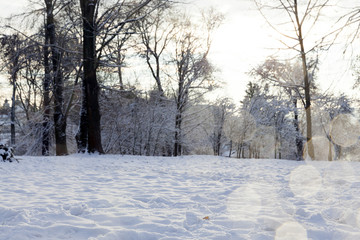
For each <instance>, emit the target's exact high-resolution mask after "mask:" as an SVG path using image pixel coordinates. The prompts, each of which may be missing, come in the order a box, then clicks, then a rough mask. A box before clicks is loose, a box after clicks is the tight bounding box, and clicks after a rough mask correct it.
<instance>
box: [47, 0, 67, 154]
mask: <svg viewBox="0 0 360 240" xmlns="http://www.w3.org/2000/svg"><path fill="white" fill-rule="evenodd" d="M45 3H46V10H47V11H46V29H45V31H46V35H47V36H48V37H49V40H50V46H51V60H52V71H53V79H54V81H53V95H54V124H55V143H56V155H57V156H61V155H67V154H68V150H67V144H66V116H65V115H64V113H63V110H62V107H63V102H64V99H63V92H64V87H63V77H62V74H61V70H60V62H61V54H60V51H59V48H58V47H57V46H56V31H55V21H54V15H53V8H54V6H53V1H52V0H46V1H45Z"/></svg>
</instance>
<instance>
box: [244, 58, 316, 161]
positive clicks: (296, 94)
mask: <svg viewBox="0 0 360 240" xmlns="http://www.w3.org/2000/svg"><path fill="white" fill-rule="evenodd" d="M250 74H251V75H252V76H254V77H255V78H257V79H259V81H260V82H262V83H263V84H266V85H268V86H269V87H273V88H275V91H278V94H279V95H280V96H281V95H282V93H285V95H286V98H287V99H288V101H289V102H291V103H292V105H293V108H292V109H293V111H292V112H293V116H294V120H293V123H294V128H295V130H296V149H297V150H296V152H297V153H296V155H297V156H296V158H297V159H298V160H300V159H302V156H303V137H302V134H301V132H300V127H299V113H298V100H301V102H302V103H303V105H304V108H305V104H306V103H305V101H304V86H303V85H302V84H301V82H302V81H303V79H302V78H303V73H302V67H301V65H300V64H298V62H295V63H291V62H290V61H287V62H285V63H282V62H280V61H279V60H277V59H275V58H269V59H267V60H265V62H264V63H262V64H260V65H259V66H258V67H256V68H254V69H253V70H252V71H251V72H250ZM312 88H314V86H313V85H312Z"/></svg>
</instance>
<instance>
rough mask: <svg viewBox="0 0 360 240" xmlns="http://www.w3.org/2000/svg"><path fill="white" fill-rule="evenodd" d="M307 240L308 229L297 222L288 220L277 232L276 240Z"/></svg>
mask: <svg viewBox="0 0 360 240" xmlns="http://www.w3.org/2000/svg"><path fill="white" fill-rule="evenodd" d="M289 239H291V240H307V239H308V238H307V232H306V229H305V228H304V227H303V226H301V224H299V223H297V222H286V223H284V224H283V225H281V226H280V227H279V228H278V229H277V230H276V234H275V240H289Z"/></svg>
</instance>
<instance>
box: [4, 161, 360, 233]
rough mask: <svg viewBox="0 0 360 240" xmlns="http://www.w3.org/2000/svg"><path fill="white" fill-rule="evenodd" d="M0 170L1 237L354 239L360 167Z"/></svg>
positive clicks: (52, 166) (167, 165)
mask: <svg viewBox="0 0 360 240" xmlns="http://www.w3.org/2000/svg"><path fill="white" fill-rule="evenodd" d="M22 159H23V160H21V161H20V163H0V181H1V187H0V239H9V240H10V239H11V240H15V239H16V240H18V239H21V240H26V239H77V240H82V239H89V240H155V239H156V240H157V239H161V240H180V239H214V240H216V239H217V240H220V239H276V240H280V239H360V163H357V162H295V161H285V160H244V159H229V158H218V157H211V156H190V157H181V158H159V157H158V158H154V157H130V156H113V155H105V156H96V155H92V156H86V155H72V156H67V157H22Z"/></svg>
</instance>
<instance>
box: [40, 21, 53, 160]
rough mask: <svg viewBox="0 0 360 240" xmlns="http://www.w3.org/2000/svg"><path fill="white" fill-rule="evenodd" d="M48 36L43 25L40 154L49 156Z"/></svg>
mask: <svg viewBox="0 0 360 240" xmlns="http://www.w3.org/2000/svg"><path fill="white" fill-rule="evenodd" d="M48 44H49V36H48V31H47V30H46V27H45V44H44V47H43V50H44V70H45V76H44V79H43V92H44V93H43V97H44V103H43V109H44V113H43V125H42V147H41V154H42V155H43V156H49V146H50V83H51V77H50V63H49V54H50V52H49V47H48Z"/></svg>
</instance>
